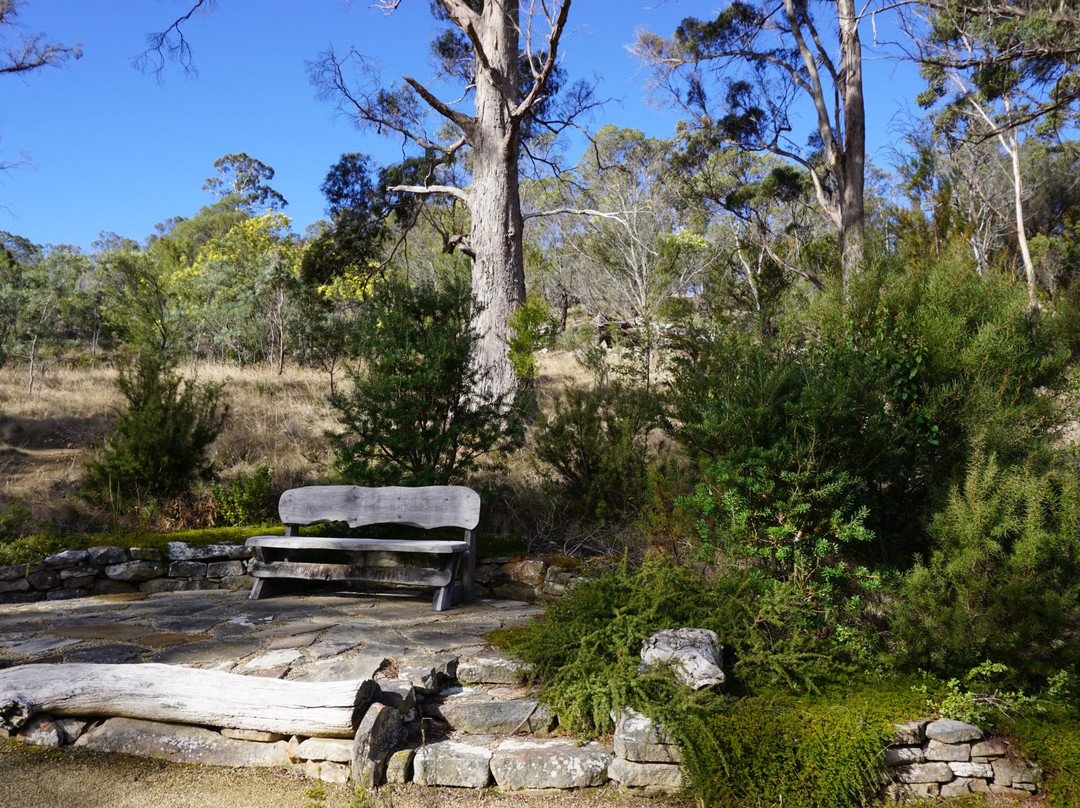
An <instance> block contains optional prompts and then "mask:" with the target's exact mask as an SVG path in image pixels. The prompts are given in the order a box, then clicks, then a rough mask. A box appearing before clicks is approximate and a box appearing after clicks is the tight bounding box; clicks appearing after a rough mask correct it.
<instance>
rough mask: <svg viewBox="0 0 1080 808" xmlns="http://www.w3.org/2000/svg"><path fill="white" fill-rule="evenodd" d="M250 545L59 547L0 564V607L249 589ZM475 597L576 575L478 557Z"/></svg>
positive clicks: (522, 594) (524, 595) (566, 583)
mask: <svg viewBox="0 0 1080 808" xmlns="http://www.w3.org/2000/svg"><path fill="white" fill-rule="evenodd" d="M250 564H251V550H250V549H248V548H247V547H244V546H243V545H242V544H214V545H207V546H199V545H193V544H188V543H186V542H169V544H168V548H167V550H166V552H165V553H164V554H163V553H161V551H159V550H156V549H152V548H141V547H132V548H129V549H125V548H123V547H116V546H108V547H91V548H90V549H89V550H66V551H64V552H62V553H56V554H55V555H51V556H49V557H48V558H46V559H45V560H44V561H43V562H42V563H40V564H14V565H10V566H6V567H0V604H2V603H33V602H36V601H42V600H66V599H68V598H80V597H88V596H90V595H115V594H119V593H125V592H149V593H154V592H179V591H191V590H199V589H248V588H250V587H251V585H252V583H253V580H252V578H251V577H250V576H249V575H248V569H249V567H250ZM476 580H477V594H478V595H480V597H495V598H504V599H509V600H526V601H535V600H538V599H540V598H543V597H558V596H560V595H563V594H565V593H566V591H567V590H568V589H569V588H571V587H573V586H574V585H575V584H576V583H577V582H578V581H579V580H580V578H579V577H578V576H576V575H574V574H573V573H571V572H568V571H566V570H565V569H563V568H561V567H559V566H558V565H553V564H550V563H549V562H547V561H544V560H542V559H514V558H509V557H500V558H485V559H481V560H480V562H479V563H478V565H477V574H476Z"/></svg>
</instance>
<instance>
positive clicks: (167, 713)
mask: <svg viewBox="0 0 1080 808" xmlns="http://www.w3.org/2000/svg"><path fill="white" fill-rule="evenodd" d="M378 693H379V686H378V685H377V684H376V683H375V682H373V681H371V680H369V679H363V680H353V681H344V682H293V681H289V680H286V679H267V678H262V677H258V676H240V675H238V674H233V673H222V672H220V671H207V670H199V669H197V668H183V667H179V666H176V665H162V664H157V663H146V664H138V665H96V664H88V663H72V664H42V665H19V666H16V667H13V668H8V669H6V670H0V727H3V728H4V729H6V730H8V731H9V732H14V731H17V730H18V729H19V728H20V727H21V726H22V725H23V724H25V723H26V722H27V721H28V720H29V719H30V718H31V717H32V716H33V715H35V714H36V713H49V714H50V715H71V716H79V717H85V718H91V717H113V716H123V717H125V718H146V719H150V720H153V721H166V722H173V723H181V724H201V725H205V726H211V727H229V728H231V729H247V730H261V731H264V732H278V733H282V734H285V735H307V736H319V737H339V738H351V737H352V736H353V733H354V732H355V731H356V728H357V726H359V724H360V721H361V719H363V717H364V713H365V712H366V711H367V708H368V707H369V706H370V705H371V703H372V702H373V701H374V700H375V698H376V697H377V696H378Z"/></svg>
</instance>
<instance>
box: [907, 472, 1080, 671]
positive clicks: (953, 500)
mask: <svg viewBox="0 0 1080 808" xmlns="http://www.w3.org/2000/svg"><path fill="white" fill-rule="evenodd" d="M930 535H931V537H932V538H933V540H934V550H933V552H932V554H931V555H930V557H929V559H928V560H927V561H926V562H925V563H922V562H920V563H917V564H916V565H915V566H914V567H913V568H912V569H911V570H910V571H909V572H908V573H907V575H906V577H905V578H904V580H903V583H902V586H901V588H900V591H899V593H898V598H897V600H898V602H897V603H896V605H895V608H894V617H893V622H894V631H895V634H896V637H897V640H898V657H899V659H900V660H901V662H902V663H903V664H906V665H909V666H915V667H922V668H926V669H928V670H931V671H934V672H937V673H943V674H946V675H961V674H963V673H964V672H965V671H967V670H969V669H971V668H973V667H975V666H976V665H978V664H979V663H981V662H983V661H984V660H991V661H992V662H996V663H1003V664H1006V665H1008V666H1009V667H1010V668H1012V669H1013V670H1014V671H1015V673H1016V674H1017V676H1018V677H1019V678H1020V680H1021V681H1029V682H1030V681H1031V680H1032V679H1034V680H1037V681H1039V680H1041V681H1045V679H1046V678H1047V677H1049V676H1051V675H1053V674H1054V673H1056V672H1057V671H1058V670H1060V669H1062V668H1066V667H1068V666H1070V665H1074V664H1076V663H1077V662H1080V649H1078V648H1077V646H1076V643H1075V642H1074V641H1073V640H1072V639H1071V638H1070V636H1071V632H1072V630H1073V626H1074V624H1075V620H1076V617H1077V614H1078V609H1080V482H1078V480H1077V478H1076V474H1075V472H1074V471H1073V470H1072V469H1049V470H1039V469H1038V468H1037V467H1035V466H1034V465H1033V464H1031V463H1029V464H1025V465H1023V466H1011V467H1010V466H1004V465H1002V464H1001V463H1000V462H999V461H998V459H997V458H996V457H995V456H994V455H982V454H977V455H976V456H975V457H974V458H973V459H972V461H971V462H970V464H969V465H968V469H967V476H966V477H965V479H964V481H963V483H962V485H958V486H956V487H954V488H953V489H952V491H951V492H950V494H949V500H948V503H947V505H946V507H945V509H944V510H943V511H942V512H941V513H939V514H938V515H937V516H936V517H935V518H934V520H933V522H932V523H931V525H930Z"/></svg>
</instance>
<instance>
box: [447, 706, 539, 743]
mask: <svg viewBox="0 0 1080 808" xmlns="http://www.w3.org/2000/svg"><path fill="white" fill-rule="evenodd" d="M434 712H435V715H436V716H437V717H439V718H441V719H442V720H443V721H445V722H446V723H447V724H449V725H450V727H451V729H456V730H459V731H461V732H465V733H468V734H469V735H510V734H511V733H513V732H516V731H518V730H523V731H525V732H528V733H534V734H535V733H541V732H547V731H548V730H549V729H550V728H551V725H552V723H553V721H554V718H553V716H552V715H551V711H550V710H548V708H547V707H545V706H544V705H542V704H539V703H538V702H537V701H536V700H535V699H511V700H510V701H468V700H455V701H452V702H449V703H446V704H442V705H439V706H437V707H436V709H435V711H434Z"/></svg>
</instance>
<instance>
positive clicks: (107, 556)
mask: <svg viewBox="0 0 1080 808" xmlns="http://www.w3.org/2000/svg"><path fill="white" fill-rule="evenodd" d="M86 553H87V559H86V560H87V562H88V563H90V564H95V565H97V566H100V567H106V566H109V565H111V564H123V563H124V562H125V561H127V560H128V554H127V552H126V551H125V550H124V548H123V547H91V548H90V549H89V550H87V551H86Z"/></svg>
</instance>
